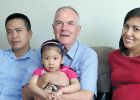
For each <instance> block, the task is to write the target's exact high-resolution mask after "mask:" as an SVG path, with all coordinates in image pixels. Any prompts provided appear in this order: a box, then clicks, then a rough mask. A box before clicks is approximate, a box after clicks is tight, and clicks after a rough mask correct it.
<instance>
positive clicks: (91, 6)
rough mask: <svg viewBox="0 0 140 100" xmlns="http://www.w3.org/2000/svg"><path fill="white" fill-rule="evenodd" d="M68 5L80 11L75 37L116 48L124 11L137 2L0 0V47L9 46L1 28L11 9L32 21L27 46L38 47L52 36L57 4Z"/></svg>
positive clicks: (118, 0)
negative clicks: (29, 39) (79, 26)
mask: <svg viewBox="0 0 140 100" xmlns="http://www.w3.org/2000/svg"><path fill="white" fill-rule="evenodd" d="M65 5H70V6H73V7H74V8H75V9H76V10H77V11H78V12H79V14H80V21H81V26H82V30H81V35H80V36H79V37H78V40H79V41H81V42H84V43H86V44H88V45H89V46H101V45H105V46H113V47H115V48H118V41H119V38H120V35H121V28H122V23H123V19H124V17H125V15H126V13H127V12H128V11H129V10H131V9H133V8H135V7H139V6H140V1H139V0H0V48H1V49H6V48H9V45H8V42H7V39H6V32H5V28H4V21H5V18H6V17H7V16H8V15H9V14H11V13H14V12H20V13H24V14H26V15H27V16H28V17H29V18H30V20H31V24H32V30H33V37H32V40H31V46H32V47H33V48H38V47H40V45H41V43H42V42H43V41H45V40H47V39H51V38H54V35H53V31H52V22H53V16H54V13H55V11H56V9H57V8H58V7H61V6H65Z"/></svg>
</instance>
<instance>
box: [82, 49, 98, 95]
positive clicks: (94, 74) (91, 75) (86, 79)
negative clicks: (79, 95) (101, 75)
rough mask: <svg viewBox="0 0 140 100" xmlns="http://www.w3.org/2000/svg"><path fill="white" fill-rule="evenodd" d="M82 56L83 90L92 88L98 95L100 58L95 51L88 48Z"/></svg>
mask: <svg viewBox="0 0 140 100" xmlns="http://www.w3.org/2000/svg"><path fill="white" fill-rule="evenodd" d="M85 52H86V53H85V55H83V57H82V61H81V62H83V63H82V64H81V66H80V68H81V70H80V73H81V74H80V84H81V88H82V89H83V90H90V91H92V92H93V93H94V94H95V95H97V78H98V71H97V69H98V58H97V54H96V52H95V51H93V50H92V49H88V50H86V51H85Z"/></svg>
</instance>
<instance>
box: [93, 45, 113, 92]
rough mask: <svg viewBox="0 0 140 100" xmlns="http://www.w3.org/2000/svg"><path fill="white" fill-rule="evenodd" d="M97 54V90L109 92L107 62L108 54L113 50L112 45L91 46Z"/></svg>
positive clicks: (109, 81) (109, 82)
mask: <svg viewBox="0 0 140 100" xmlns="http://www.w3.org/2000/svg"><path fill="white" fill-rule="evenodd" d="M91 48H92V49H94V50H95V51H96V53H97V55H98V80H97V92H101V93H103V92H110V87H111V80H110V68H109V63H108V54H109V53H110V52H111V51H113V50H114V48H112V47H107V46H99V47H91Z"/></svg>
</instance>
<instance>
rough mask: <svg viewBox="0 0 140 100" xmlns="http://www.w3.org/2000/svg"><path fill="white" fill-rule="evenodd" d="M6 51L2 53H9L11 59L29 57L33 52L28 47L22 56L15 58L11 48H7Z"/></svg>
mask: <svg viewBox="0 0 140 100" xmlns="http://www.w3.org/2000/svg"><path fill="white" fill-rule="evenodd" d="M6 51H7V52H5V53H4V54H5V55H9V57H11V58H13V59H30V58H31V57H32V55H33V52H34V51H33V50H32V49H29V50H28V52H26V53H25V54H24V55H23V56H21V57H19V58H17V57H16V56H15V54H14V52H13V50H12V49H8V50H6Z"/></svg>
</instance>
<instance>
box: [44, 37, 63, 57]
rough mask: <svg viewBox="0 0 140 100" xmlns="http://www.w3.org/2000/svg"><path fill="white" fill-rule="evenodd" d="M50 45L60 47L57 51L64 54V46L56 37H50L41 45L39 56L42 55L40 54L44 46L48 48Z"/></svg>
mask: <svg viewBox="0 0 140 100" xmlns="http://www.w3.org/2000/svg"><path fill="white" fill-rule="evenodd" d="M50 47H57V48H58V49H60V51H59V53H60V54H61V55H62V57H63V55H64V47H63V45H62V44H61V43H60V42H59V41H58V40H56V39H51V40H48V41H45V42H44V43H43V44H42V45H41V57H42V54H43V52H44V50H45V49H46V48H50Z"/></svg>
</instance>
